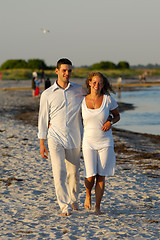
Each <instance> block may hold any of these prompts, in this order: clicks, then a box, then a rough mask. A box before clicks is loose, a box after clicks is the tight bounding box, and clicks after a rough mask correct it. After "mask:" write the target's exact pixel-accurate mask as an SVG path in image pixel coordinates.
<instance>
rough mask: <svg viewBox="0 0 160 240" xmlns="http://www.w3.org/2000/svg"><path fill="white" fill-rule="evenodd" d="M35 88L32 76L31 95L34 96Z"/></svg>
mask: <svg viewBox="0 0 160 240" xmlns="http://www.w3.org/2000/svg"><path fill="white" fill-rule="evenodd" d="M35 89H36V83H35V77H32V96H33V97H34V96H35Z"/></svg>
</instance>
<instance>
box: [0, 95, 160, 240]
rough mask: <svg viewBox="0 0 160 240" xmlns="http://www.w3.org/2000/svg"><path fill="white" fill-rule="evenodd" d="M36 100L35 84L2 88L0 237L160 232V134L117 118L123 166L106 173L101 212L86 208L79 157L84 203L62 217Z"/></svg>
mask: <svg viewBox="0 0 160 240" xmlns="http://www.w3.org/2000/svg"><path fill="white" fill-rule="evenodd" d="M38 107H39V98H33V97H32V94H31V90H22V91H12V92H10V91H1V90H0V142H1V152H0V156H1V163H0V166H1V178H0V184H1V213H0V214H1V221H0V226H1V232H0V236H1V239H5V240H6V239H95V240H96V239H97V240H98V239H159V237H160V236H159V233H160V232H159V225H160V221H159V214H160V209H159V197H160V194H159V178H160V171H159V168H160V165H159V161H160V136H155V135H150V134H140V133H133V132H129V131H123V130H120V129H117V128H116V125H115V128H113V135H114V142H115V151H116V158H117V169H116V173H115V176H114V177H111V178H107V179H106V189H105V193H104V197H103V200H102V211H103V214H102V215H101V216H96V215H95V214H94V212H93V210H91V211H86V210H85V208H84V199H85V188H84V181H83V156H81V168H80V195H79V206H80V210H79V211H78V212H75V211H73V212H72V214H71V215H70V216H69V217H66V218H62V217H60V215H59V213H60V212H59V207H58V204H57V201H56V196H55V192H54V184H53V177H52V171H51V164H50V158H49V159H48V160H45V159H42V158H41V156H40V154H39V141H38V139H37V116H38ZM131 107H134V106H131V105H130V106H129V105H126V104H122V105H120V112H122V111H124V110H128V109H130V108H131ZM94 202H95V199H94V192H93V201H92V209H94Z"/></svg>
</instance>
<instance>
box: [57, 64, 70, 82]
mask: <svg viewBox="0 0 160 240" xmlns="http://www.w3.org/2000/svg"><path fill="white" fill-rule="evenodd" d="M55 71H56V73H57V75H58V81H60V82H68V81H69V79H70V77H71V74H72V66H71V65H68V64H62V65H61V66H60V69H58V68H56V70H55Z"/></svg>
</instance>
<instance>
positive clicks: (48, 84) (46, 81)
mask: <svg viewBox="0 0 160 240" xmlns="http://www.w3.org/2000/svg"><path fill="white" fill-rule="evenodd" d="M50 86H51V81H50V79H49V78H47V79H46V80H45V82H44V88H45V89H47V88H49V87H50Z"/></svg>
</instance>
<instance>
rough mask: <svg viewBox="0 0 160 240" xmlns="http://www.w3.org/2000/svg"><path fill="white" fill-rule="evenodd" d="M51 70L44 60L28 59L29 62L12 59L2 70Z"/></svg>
mask: <svg viewBox="0 0 160 240" xmlns="http://www.w3.org/2000/svg"><path fill="white" fill-rule="evenodd" d="M26 68H27V69H49V68H50V67H48V66H47V65H46V63H45V62H44V60H41V59H28V61H26V60H23V59H15V60H14V59H11V60H7V61H5V62H4V63H3V64H2V65H1V67H0V69H1V70H6V69H26Z"/></svg>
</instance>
